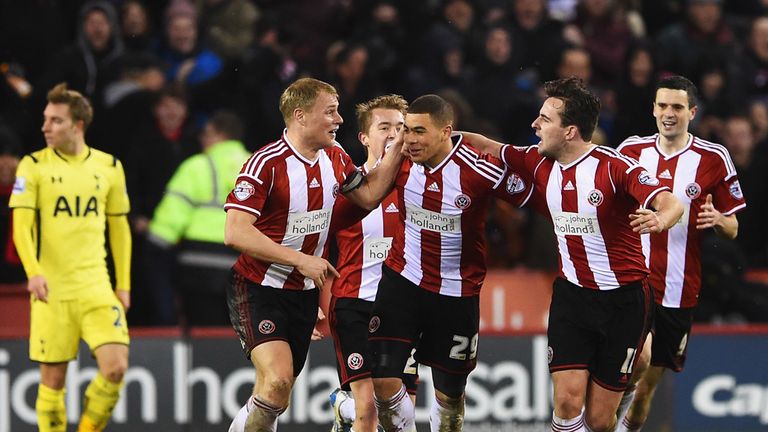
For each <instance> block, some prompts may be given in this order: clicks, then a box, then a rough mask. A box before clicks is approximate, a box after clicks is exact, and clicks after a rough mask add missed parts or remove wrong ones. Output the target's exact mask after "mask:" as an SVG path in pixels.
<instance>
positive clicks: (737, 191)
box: [728, 180, 744, 199]
mask: <svg viewBox="0 0 768 432" xmlns="http://www.w3.org/2000/svg"><path fill="white" fill-rule="evenodd" d="M728 192H730V193H731V196H732V197H734V198H736V199H742V198H744V193H743V192H742V191H741V185H740V184H739V181H738V180H736V181H735V182H733V183H731V185H730V186H728Z"/></svg>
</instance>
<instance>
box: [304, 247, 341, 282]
mask: <svg viewBox="0 0 768 432" xmlns="http://www.w3.org/2000/svg"><path fill="white" fill-rule="evenodd" d="M296 270H298V271H299V273H301V274H302V275H304V276H305V277H308V278H310V279H312V281H314V282H315V286H316V287H317V288H319V289H322V288H323V286H324V285H325V280H326V279H328V277H329V276H331V275H333V276H336V277H339V272H337V271H336V269H335V268H333V266H332V265H331V263H329V262H328V261H326V260H325V259H323V258H320V257H316V256H313V255H307V254H304V255H302V257H301V261H299V264H298V265H297V266H296Z"/></svg>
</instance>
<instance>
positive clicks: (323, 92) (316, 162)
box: [224, 78, 403, 431]
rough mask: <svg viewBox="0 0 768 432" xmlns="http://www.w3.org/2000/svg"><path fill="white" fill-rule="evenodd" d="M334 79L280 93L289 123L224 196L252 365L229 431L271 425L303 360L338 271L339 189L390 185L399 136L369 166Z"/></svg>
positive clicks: (376, 189)
mask: <svg viewBox="0 0 768 432" xmlns="http://www.w3.org/2000/svg"><path fill="white" fill-rule="evenodd" d="M338 108H339V102H338V93H337V92H336V89H334V88H333V86H331V85H329V84H327V83H325V82H322V81H319V80H316V79H312V78H302V79H299V80H297V81H295V82H294V83H292V84H291V85H290V86H288V88H287V89H286V90H285V91H284V92H283V94H282V96H281V97H280V111H281V113H282V115H283V119H284V121H285V125H286V129H285V131H284V133H283V135H282V137H280V139H278V140H277V141H275V142H274V143H272V144H269V145H266V146H264V147H263V148H261V149H260V150H258V151H256V152H255V153H254V154H253V155H252V156H251V157H250V158H249V159H248V160H247V161H246V162H245V164H244V165H243V168H242V170H241V172H240V175H239V176H238V178H237V181H236V185H235V188H234V190H233V191H232V192H231V193H230V195H229V197H228V198H227V203H226V204H225V205H224V208H225V209H226V210H227V220H226V225H225V234H224V237H225V240H224V241H225V243H226V244H227V245H229V246H231V247H234V248H235V249H237V250H239V251H240V252H241V255H240V257H239V258H238V260H237V262H236V263H235V265H234V267H233V273H232V284H231V286H230V287H229V290H228V292H227V299H228V303H229V311H230V318H231V321H232V325H233V327H234V329H235V331H236V333H237V334H238V336H239V337H240V341H241V344H242V347H243V350H244V351H245V354H246V356H247V357H248V358H249V359H250V360H251V362H252V363H253V365H254V368H255V369H256V385H255V386H254V390H253V396H252V397H251V398H250V399H249V400H248V402H247V403H246V405H245V406H244V407H243V408H242V409H241V410H240V413H238V415H237V416H236V417H235V420H234V421H233V423H232V425H231V426H230V430H231V431H242V430H248V431H256V430H258V431H273V430H276V428H277V417H278V416H279V415H280V414H281V413H282V412H283V411H285V408H286V407H287V406H288V401H289V398H290V393H291V388H292V386H293V383H294V380H295V377H296V376H298V375H299V373H300V372H301V369H302V368H303V367H304V362H305V360H306V357H307V350H308V349H309V342H310V338H311V336H312V330H313V328H314V324H315V316H316V315H317V313H318V290H317V288H318V287H322V286H323V284H324V283H325V280H326V278H327V277H328V276H329V275H335V276H337V277H338V276H339V275H338V272H336V269H335V268H333V266H331V264H330V263H328V261H326V260H325V258H323V256H324V255H325V252H326V247H325V246H326V240H327V237H328V229H329V225H330V221H331V214H332V210H333V207H334V203H335V202H336V197H337V195H338V194H339V193H341V194H345V195H346V197H347V198H349V199H350V201H352V202H353V203H354V204H356V205H358V206H359V207H362V208H365V209H368V210H372V209H374V208H376V207H377V206H378V205H379V203H380V202H381V200H382V199H384V197H385V196H386V195H387V194H388V193H389V191H390V190H391V188H392V180H393V179H394V176H395V174H396V172H397V168H398V167H399V166H400V163H401V161H402V159H403V156H402V154H401V146H402V142H401V141H396V142H395V143H393V144H392V147H391V151H389V152H387V154H386V155H385V156H384V157H383V158H382V161H381V163H380V164H379V166H378V167H377V168H376V169H374V170H372V171H371V172H369V173H368V174H367V175H363V174H362V173H361V172H360V171H358V170H357V168H356V167H355V166H354V164H353V163H352V160H351V159H350V158H349V156H348V155H347V153H346V152H344V150H343V149H342V148H341V146H340V145H339V144H338V143H336V141H335V138H336V132H337V130H338V128H339V126H340V125H341V124H342V122H343V119H342V118H341V116H340V115H339V111H338Z"/></svg>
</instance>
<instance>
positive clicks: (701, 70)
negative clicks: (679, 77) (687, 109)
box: [691, 56, 737, 141]
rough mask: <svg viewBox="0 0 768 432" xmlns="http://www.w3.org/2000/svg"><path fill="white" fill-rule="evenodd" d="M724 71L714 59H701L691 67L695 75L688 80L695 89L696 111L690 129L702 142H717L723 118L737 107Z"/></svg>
mask: <svg viewBox="0 0 768 432" xmlns="http://www.w3.org/2000/svg"><path fill="white" fill-rule="evenodd" d="M726 68H727V65H725V64H723V63H722V60H721V59H720V58H718V57H717V56H712V57H710V56H703V57H702V58H701V59H700V60H699V62H698V64H697V65H696V67H695V70H696V71H697V73H696V74H695V75H693V76H692V80H693V82H694V83H695V84H696V87H698V88H699V103H698V107H699V111H698V113H697V115H696V118H695V119H694V120H693V121H692V122H691V127H692V128H693V129H694V130H695V131H696V135H698V136H699V137H701V138H703V139H706V140H711V141H717V140H718V138H719V137H720V136H721V135H722V131H723V122H724V121H725V118H726V117H727V116H728V115H729V114H730V113H732V112H733V111H734V109H735V108H736V105H737V102H736V99H735V97H734V94H733V89H732V86H731V84H730V81H729V79H728V72H727V70H726Z"/></svg>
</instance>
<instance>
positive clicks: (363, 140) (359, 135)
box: [357, 132, 368, 148]
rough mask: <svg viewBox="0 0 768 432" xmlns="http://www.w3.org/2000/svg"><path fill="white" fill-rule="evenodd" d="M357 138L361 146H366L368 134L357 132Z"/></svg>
mask: <svg viewBox="0 0 768 432" xmlns="http://www.w3.org/2000/svg"><path fill="white" fill-rule="evenodd" d="M357 139H358V140H359V141H360V143H361V144H363V147H365V148H368V135H366V134H364V133H362V132H358V133H357Z"/></svg>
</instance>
